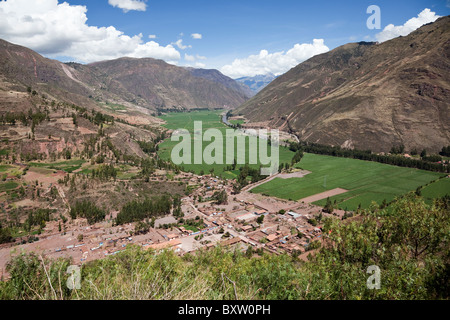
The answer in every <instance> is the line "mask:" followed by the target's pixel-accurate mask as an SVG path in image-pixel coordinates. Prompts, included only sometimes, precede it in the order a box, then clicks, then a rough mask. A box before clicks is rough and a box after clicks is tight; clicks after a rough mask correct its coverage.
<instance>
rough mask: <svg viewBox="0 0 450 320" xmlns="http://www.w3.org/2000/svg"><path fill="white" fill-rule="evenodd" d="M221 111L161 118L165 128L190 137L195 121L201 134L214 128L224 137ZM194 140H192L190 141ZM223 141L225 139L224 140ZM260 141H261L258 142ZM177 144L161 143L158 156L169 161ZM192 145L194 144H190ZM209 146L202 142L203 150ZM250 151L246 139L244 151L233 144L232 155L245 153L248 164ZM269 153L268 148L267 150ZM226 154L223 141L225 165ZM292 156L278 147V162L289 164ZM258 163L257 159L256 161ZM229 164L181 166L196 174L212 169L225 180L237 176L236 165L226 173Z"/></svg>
mask: <svg viewBox="0 0 450 320" xmlns="http://www.w3.org/2000/svg"><path fill="white" fill-rule="evenodd" d="M221 113H222V111H194V112H189V113H168V114H167V115H164V116H162V117H161V119H163V120H164V121H166V125H165V127H166V128H167V129H170V130H177V129H187V130H188V131H189V132H190V133H191V135H192V137H193V136H194V135H193V131H194V122H195V121H202V129H203V132H205V131H206V130H207V129H211V128H215V129H218V130H220V131H221V132H222V133H223V135H224V136H225V132H226V131H225V130H227V129H230V128H228V127H227V126H226V125H224V124H223V123H222V122H221V121H220V115H221ZM193 140H194V138H192V141H193ZM224 140H225V139H224ZM260 141H261V140H260ZM178 143H179V142H177V141H174V142H172V141H171V140H170V138H169V139H167V140H166V141H164V142H163V143H161V145H160V146H159V152H158V153H159V155H160V157H161V158H162V159H164V160H169V159H170V158H171V152H172V149H173V148H174V147H175V146H176V145H177V144H178ZM192 143H194V142H192ZM209 144H210V142H206V141H205V142H203V150H204V149H205V148H206V147H207V146H208V145H209ZM249 149H250V143H249V139H246V147H245V150H241V149H239V150H238V146H237V143H235V150H234V154H235V157H236V158H237V155H238V154H242V153H243V152H245V154H246V161H247V163H248V161H249V155H248V151H247V150H249ZM268 150H269V152H270V147H269V148H268ZM191 151H192V154H191V159H194V148H193V147H192V150H191ZM226 152H228V150H226V148H225V141H224V161H223V163H225V162H226V161H225V154H226ZM293 156H294V153H293V152H292V151H290V150H289V149H288V148H285V147H280V162H281V163H285V162H287V163H290V162H291V160H292V157H293ZM258 161H259V159H258ZM229 165H230V164H212V165H207V164H205V163H202V164H183V165H181V166H182V167H183V169H184V170H185V171H193V172H194V173H196V174H202V173H203V174H209V173H210V170H211V169H214V173H215V174H216V175H217V176H221V177H223V178H225V179H234V178H236V177H237V175H238V174H239V167H240V166H239V165H237V167H236V170H233V171H227V170H226V167H228V166H229ZM250 167H253V168H259V164H255V165H250Z"/></svg>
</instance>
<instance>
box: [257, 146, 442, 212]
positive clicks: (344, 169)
mask: <svg viewBox="0 0 450 320" xmlns="http://www.w3.org/2000/svg"><path fill="white" fill-rule="evenodd" d="M298 166H299V167H301V168H302V169H305V170H308V171H311V172H312V173H311V174H308V175H307V176H305V177H304V178H291V179H280V178H276V179H274V180H272V181H269V182H268V183H265V184H263V185H261V186H258V187H256V188H254V189H253V190H252V192H254V193H264V194H267V195H270V196H275V197H278V198H281V199H292V200H300V199H303V198H305V197H308V196H312V195H314V194H317V193H321V192H325V191H327V190H332V189H335V188H343V189H346V190H349V191H348V192H347V193H344V194H341V195H338V196H335V197H332V198H331V200H332V201H334V200H337V203H338V204H339V208H341V209H348V210H356V209H357V208H358V206H359V204H361V206H362V207H363V208H367V207H368V206H369V205H370V204H371V202H372V201H376V202H378V203H379V204H381V203H382V202H383V200H385V199H386V201H391V200H393V199H394V198H395V197H396V196H399V195H402V194H405V193H407V192H409V191H413V190H416V188H417V187H419V186H422V185H425V184H427V183H429V182H430V181H433V180H436V179H438V178H439V177H440V176H442V174H439V173H435V172H429V171H424V170H416V169H410V168H402V167H396V166H390V165H386V164H381V163H377V162H369V161H361V160H355V159H347V158H337V157H331V156H322V155H315V154H305V156H304V158H303V160H302V161H301V162H300V164H299V165H298ZM439 187H440V186H438V187H437V188H439ZM325 202H326V199H324V200H321V201H318V202H316V203H315V204H318V205H325Z"/></svg>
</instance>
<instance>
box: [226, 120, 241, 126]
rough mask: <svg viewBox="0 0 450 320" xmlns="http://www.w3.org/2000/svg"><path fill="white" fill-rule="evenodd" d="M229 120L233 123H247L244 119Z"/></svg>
mask: <svg viewBox="0 0 450 320" xmlns="http://www.w3.org/2000/svg"><path fill="white" fill-rule="evenodd" d="M229 122H230V123H231V124H234V125H238V124H244V123H245V121H244V120H229Z"/></svg>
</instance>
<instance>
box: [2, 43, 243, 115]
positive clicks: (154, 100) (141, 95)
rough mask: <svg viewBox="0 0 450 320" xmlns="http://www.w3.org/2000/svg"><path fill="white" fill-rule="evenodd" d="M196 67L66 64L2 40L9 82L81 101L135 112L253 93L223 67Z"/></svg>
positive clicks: (226, 101)
mask: <svg viewBox="0 0 450 320" xmlns="http://www.w3.org/2000/svg"><path fill="white" fill-rule="evenodd" d="M195 73H199V74H202V73H204V72H203V71H198V72H197V71H195V70H188V69H186V68H182V67H177V66H174V65H170V64H167V63H165V62H164V61H162V60H155V59H151V58H146V59H132V58H121V59H117V60H112V61H103V62H98V63H93V64H89V65H81V64H77V63H67V64H64V63H61V62H59V61H55V60H50V59H46V58H44V57H42V56H41V55H39V54H37V53H36V52H34V51H32V50H30V49H27V48H25V47H21V46H17V45H14V44H11V43H9V42H6V41H3V40H0V79H1V81H3V82H5V83H8V87H10V88H11V89H17V90H19V91H20V90H22V91H24V90H25V89H26V88H27V87H28V86H31V87H33V88H37V89H39V90H38V91H39V92H46V93H47V94H50V95H51V96H54V97H55V98H59V99H64V100H65V101H69V102H71V103H75V104H78V105H83V106H89V107H92V108H94V107H101V108H103V107H105V105H106V106H108V105H117V104H119V105H120V106H121V107H122V109H126V111H127V113H131V114H132V115H135V114H134V113H135V112H136V111H140V113H144V114H149V113H150V112H149V111H151V112H153V113H154V111H156V110H158V109H181V110H183V109H195V108H209V109H215V108H223V107H227V108H236V107H238V106H239V105H241V104H242V103H243V102H245V101H246V100H247V99H248V97H249V96H248V94H249V93H248V89H246V88H245V87H243V86H241V85H240V84H238V83H237V82H235V81H234V80H232V79H230V78H228V77H225V76H224V75H222V74H221V73H220V72H218V71H217V72H216V73H217V74H216V75H215V76H214V78H212V77H211V76H209V77H206V76H199V75H196V74H195ZM209 73H210V74H212V73H213V71H209ZM218 79H220V80H218ZM246 90H247V91H246ZM142 108H143V109H144V110H143V109H142ZM107 109H108V108H107ZM146 110H147V111H146ZM122 111H124V110H122Z"/></svg>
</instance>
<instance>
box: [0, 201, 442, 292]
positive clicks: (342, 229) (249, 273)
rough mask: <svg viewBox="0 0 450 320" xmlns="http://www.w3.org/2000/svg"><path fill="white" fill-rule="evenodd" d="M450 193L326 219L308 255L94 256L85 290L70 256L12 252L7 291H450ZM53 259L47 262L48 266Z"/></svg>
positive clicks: (140, 252)
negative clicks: (73, 282) (72, 276)
mask: <svg viewBox="0 0 450 320" xmlns="http://www.w3.org/2000/svg"><path fill="white" fill-rule="evenodd" d="M449 211H450V199H449V198H448V197H447V198H443V199H440V200H437V201H435V203H434V204H433V205H432V206H427V205H426V204H425V203H424V201H423V199H422V198H420V197H417V196H415V195H414V194H410V195H408V196H406V197H404V198H401V199H399V200H398V201H397V202H395V203H394V204H393V205H392V206H390V207H388V208H387V209H383V210H380V209H379V208H378V207H377V206H375V205H374V206H373V207H372V208H371V209H370V210H366V211H364V212H363V213H362V215H360V216H358V217H355V218H352V219H347V220H345V221H339V220H336V219H328V220H326V221H325V226H324V235H327V236H326V237H325V239H324V241H323V243H322V246H321V249H320V250H319V251H316V253H315V254H314V253H313V254H312V255H310V258H309V261H306V262H305V261H301V260H299V259H297V258H295V257H291V256H288V255H285V254H284V255H280V256H277V255H272V254H266V253H261V255H257V256H253V257H251V258H249V257H248V256H247V255H246V253H242V252H240V251H233V250H226V249H224V248H221V247H217V248H215V249H212V250H209V251H204V250H199V251H197V252H196V253H195V254H194V255H191V254H186V255H184V256H183V257H179V256H177V255H176V254H175V253H174V252H172V251H163V252H162V253H160V254H155V252H154V251H152V250H144V249H142V248H139V247H135V246H133V247H130V248H127V250H125V251H124V252H122V253H119V254H117V255H115V256H110V257H108V258H105V259H102V260H97V261H93V262H89V263H87V264H85V265H83V267H82V269H81V278H82V279H81V289H79V290H74V291H70V290H68V289H66V286H65V285H64V284H65V283H66V280H67V277H68V275H67V274H66V269H67V266H68V265H70V264H71V262H70V261H68V260H67V259H58V260H53V261H51V260H46V259H45V260H43V259H42V258H40V257H38V256H37V255H36V254H34V253H32V254H22V255H19V256H16V257H15V258H13V260H12V261H11V262H10V263H9V265H8V267H7V270H8V272H9V273H10V275H11V279H10V280H8V281H6V282H3V283H1V284H0V299H102V300H103V299H108V300H110V299H175V300H179V299H195V300H202V299H208V300H211V299H218V300H228V299H244V300H252V299H262V300H265V299H268V300H290V299H294V300H297V299H300V300H301V299H321V300H322V299H325V300H334V299H349V300H359V299H388V300H391V299H448V297H449V289H450V287H449V274H450V264H449V262H450V260H449V256H450V250H449V249H450V246H449V239H450V237H449V236H450V215H449V213H450V212H449ZM44 265H45V269H44ZM371 265H376V266H378V267H379V268H380V269H381V289H379V290H373V289H368V288H367V285H366V283H367V279H368V277H369V276H370V275H369V274H367V268H368V267H369V266H371Z"/></svg>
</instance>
